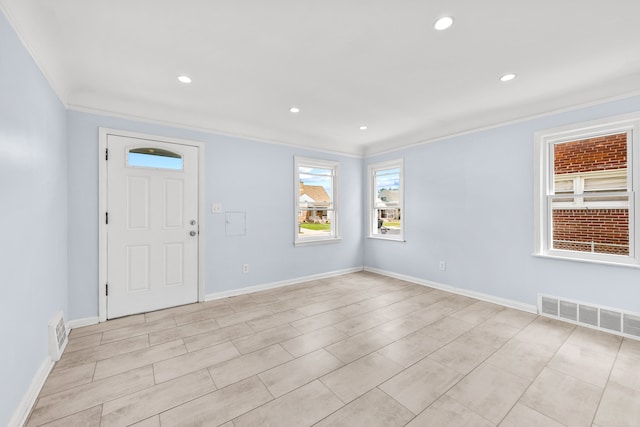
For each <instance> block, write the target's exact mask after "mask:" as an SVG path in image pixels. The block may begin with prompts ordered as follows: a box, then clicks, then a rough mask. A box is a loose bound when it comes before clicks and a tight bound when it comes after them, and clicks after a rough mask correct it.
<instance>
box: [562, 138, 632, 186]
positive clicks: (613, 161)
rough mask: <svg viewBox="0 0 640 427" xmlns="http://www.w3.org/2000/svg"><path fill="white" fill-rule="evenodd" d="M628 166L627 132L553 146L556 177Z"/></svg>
mask: <svg viewBox="0 0 640 427" xmlns="http://www.w3.org/2000/svg"><path fill="white" fill-rule="evenodd" d="M626 167H627V134H626V133H618V134H615V135H605V136H598V137H596V138H588V139H581V140H577V141H569V142H562V143H558V144H555V145H554V147H553V174H554V177H556V176H558V175H562V174H566V173H576V172H593V171H610V170H617V169H626Z"/></svg>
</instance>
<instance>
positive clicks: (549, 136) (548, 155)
mask: <svg viewBox="0 0 640 427" xmlns="http://www.w3.org/2000/svg"><path fill="white" fill-rule="evenodd" d="M625 132H626V133H627V179H628V184H627V192H624V193H621V192H617V193H615V192H604V191H603V192H601V193H600V192H599V194H602V195H615V194H617V195H627V196H628V197H629V202H628V207H629V255H613V254H601V253H593V252H581V251H571V250H561V249H554V248H553V246H552V245H553V241H552V239H553V238H552V233H553V229H552V228H553V224H552V206H551V201H550V200H551V196H552V195H553V192H554V171H553V146H554V145H555V144H558V143H563V142H569V141H576V140H581V139H588V138H594V137H598V136H604V135H612V134H617V133H625ZM639 145H640V113H633V114H625V115H621V116H615V117H610V118H606V119H601V120H596V121H591V122H585V123H578V124H575V125H570V126H563V127H559V128H554V129H547V130H543V131H539V132H536V133H535V135H534V253H533V254H534V255H536V256H543V257H550V258H561V259H568V260H575V261H586V262H596V263H606V264H615V265H625V266H633V267H640V235H639V231H640V226H639V224H640V223H639V221H638V220H639V218H638V217H637V213H636V212H637V208H636V207H637V206H640V204H639V202H640V200H639V197H640V191H637V190H638V188H640V159H636V158H635V156H637V155H638V154H639V153H640V149H639ZM634 153H635V154H634ZM578 184H580V183H578ZM574 185H575V184H574ZM578 191H579V193H581V191H580V189H578ZM567 195H569V194H567ZM577 199H578V200H579V198H577ZM609 203H610V202H609ZM556 207H558V208H561V207H562V206H561V205H560V206H556ZM586 207H588V206H584V208H586ZM591 207H592V208H594V209H596V208H600V207H599V206H598V205H593V206H591ZM607 208H615V207H613V206H611V207H607ZM570 209H571V208H570Z"/></svg>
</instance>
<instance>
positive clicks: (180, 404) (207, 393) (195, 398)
mask: <svg viewBox="0 0 640 427" xmlns="http://www.w3.org/2000/svg"><path fill="white" fill-rule="evenodd" d="M209 377H210V378H211V376H210V375H209ZM211 382H212V384H213V386H214V387H215V389H214V390H210V391H207V392H204V393H203V394H199V395H197V396H194V397H191V398H189V399H188V400H185V401H184V402H182V403H179V404H177V405H174V406H170V407H163V408H162V410H161V411H160V412H158V413H155V414H152V415H148V416H145V418H143V419H141V420H138V421H134V422H133V424H134V425H135V424H137V423H139V422H141V421H144V420H146V419H149V418H153V417H159V416H160V414H163V413H165V412H168V411H171V410H173V409H175V408H179V407H180V406H182V405H186V404H187V403H190V402H192V401H194V400H197V399H200V398H202V397H204V396H207V395H209V394H211V393H215V392H216V391H218V390H219V389H218V388H217V386H216V384H215V381H213V378H211ZM160 384H164V383H160ZM157 385H158V384H156V385H155V386H157ZM152 387H154V386H151V387H147V388H144V389H142V390H138V391H136V392H133V393H130V394H127V395H125V396H121V397H118V398H116V399H113V400H110V401H108V402H103V403H102V404H101V405H102V413H101V415H100V424H102V418H103V417H104V416H105V415H104V404H105V403H110V402H113V401H114V400H118V399H123V398H125V397H128V396H131V395H133V394H136V393H140V392H141V391H144V390H147V389H150V388H152ZM107 415H108V414H107ZM127 425H132V424H127Z"/></svg>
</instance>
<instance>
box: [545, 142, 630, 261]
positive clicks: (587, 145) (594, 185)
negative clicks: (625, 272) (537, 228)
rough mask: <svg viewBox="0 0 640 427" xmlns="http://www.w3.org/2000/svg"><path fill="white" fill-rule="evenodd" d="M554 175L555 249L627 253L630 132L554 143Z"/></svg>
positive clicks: (553, 243) (552, 212) (552, 198)
mask: <svg viewBox="0 0 640 427" xmlns="http://www.w3.org/2000/svg"><path fill="white" fill-rule="evenodd" d="M553 174H554V176H553V182H554V195H553V197H551V217H552V227H553V228H552V235H553V236H552V240H553V242H552V248H553V249H562V250H572V251H579V252H593V253H602V254H616V255H629V196H628V193H627V134H626V133H618V134H613V135H605V136H598V137H594V138H587V139H580V140H575V141H569V142H562V143H557V144H554V146H553ZM570 182H571V184H569V183H570ZM618 191H619V192H621V194H620V195H619V196H618V195H611V194H610V192H618ZM606 192H609V194H607V193H606ZM595 194H597V196H596V195H595Z"/></svg>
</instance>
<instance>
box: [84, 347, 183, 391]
mask: <svg viewBox="0 0 640 427" xmlns="http://www.w3.org/2000/svg"><path fill="white" fill-rule="evenodd" d="M178 341H181V342H182V347H183V349H184V353H181V354H177V355H175V356H169V357H168V358H167V359H172V358H174V357H178V356H182V355H184V354H187V353H188V351H187V347H186V345H185V344H184V341H182V340H174V341H169V342H168V343H173V342H176V343H177V342H178ZM168 343H162V344H168ZM162 344H158V345H162ZM153 347H154V346H151V347H147V348H142V349H138V350H134V351H131V352H128V353H123V354H117V355H115V356H112V357H109V358H107V359H103V360H99V361H97V362H96V369H95V370H94V373H93V378H94V380H93V381H94V382H95V381H100V380H103V379H106V378H111V377H113V376H115V375H119V374H122V373H125V372H129V371H132V370H134V369H138V368H143V367H145V366H149V365H153V364H154V363H157V362H162V361H163V360H167V359H158V360H154V361H152V362H149V363H146V364H144V365H142V366H138V367H137V368H131V369H127V370H125V371H121V372H116V373H114V374H111V375H107V376H105V377H101V378H98V379H97V380H96V379H95V372H96V371H97V370H98V369H97V366H98V363H99V362H106V361H108V360H110V359H115V358H119V357H123V356H127V357H135V356H133V355H132V353H134V352H136V351H143V350H151V349H153ZM155 347H157V346H155ZM178 347H179V346H178ZM112 363H113V362H112Z"/></svg>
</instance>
